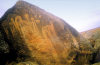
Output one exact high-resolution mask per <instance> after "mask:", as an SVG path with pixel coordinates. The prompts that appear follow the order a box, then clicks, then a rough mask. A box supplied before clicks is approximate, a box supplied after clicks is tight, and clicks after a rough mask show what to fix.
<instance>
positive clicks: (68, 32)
mask: <svg viewBox="0 0 100 65" xmlns="http://www.w3.org/2000/svg"><path fill="white" fill-rule="evenodd" d="M0 23H1V24H0V26H1V30H2V31H3V35H4V36H5V38H6V41H7V43H8V45H9V47H10V51H13V52H11V53H10V54H14V57H13V60H10V61H9V60H8V61H6V62H5V63H6V65H13V64H14V63H15V64H16V63H18V64H20V63H21V62H22V63H25V62H28V61H29V62H30V63H31V62H35V63H36V64H37V65H85V64H90V61H91V58H92V55H91V54H92V46H91V45H90V44H89V42H88V40H86V39H85V38H84V37H82V36H81V35H80V34H79V33H78V32H77V31H76V30H75V29H74V28H73V27H71V26H70V25H69V24H67V23H66V22H65V21H64V20H62V19H60V18H58V17H56V16H54V15H52V14H50V13H48V12H46V11H44V10H43V9H40V8H39V7H37V6H35V5H31V4H29V3H27V2H24V1H18V2H17V3H16V5H15V6H13V7H12V8H11V9H9V10H8V11H7V12H6V13H5V15H4V16H3V17H2V18H1V21H0ZM11 59H12V57H11ZM18 64H17V65H18ZM33 65H34V64H33Z"/></svg>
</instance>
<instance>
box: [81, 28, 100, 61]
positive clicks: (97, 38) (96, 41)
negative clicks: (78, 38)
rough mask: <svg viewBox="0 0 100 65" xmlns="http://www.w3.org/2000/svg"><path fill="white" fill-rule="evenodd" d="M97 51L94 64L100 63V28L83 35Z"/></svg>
mask: <svg viewBox="0 0 100 65" xmlns="http://www.w3.org/2000/svg"><path fill="white" fill-rule="evenodd" d="M81 34H82V35H83V36H84V37H85V38H86V39H88V40H89V41H90V43H91V45H92V46H93V48H94V49H95V55H94V56H95V57H94V62H100V27H98V28H95V29H91V30H88V31H85V32H82V33H81Z"/></svg>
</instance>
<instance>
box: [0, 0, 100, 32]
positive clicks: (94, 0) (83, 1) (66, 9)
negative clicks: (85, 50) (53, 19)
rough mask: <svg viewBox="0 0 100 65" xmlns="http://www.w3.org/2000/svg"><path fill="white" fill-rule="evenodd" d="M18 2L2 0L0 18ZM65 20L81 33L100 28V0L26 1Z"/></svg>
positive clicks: (15, 0) (0, 0)
mask: <svg viewBox="0 0 100 65" xmlns="http://www.w3.org/2000/svg"><path fill="white" fill-rule="evenodd" d="M17 1H18V0H0V17H2V16H3V14H4V13H5V12H6V11H7V9H9V8H11V7H12V6H13V5H14V4H15V3H16V2H17ZM24 1H27V2H29V3H31V4H34V5H37V6H38V7H40V8H42V9H44V10H46V11H48V12H50V13H52V14H54V15H56V16H58V17H60V18H62V19H64V20H65V21H66V22H67V23H69V24H70V25H71V26H73V27H74V28H75V29H76V30H78V31H79V32H82V31H85V30H89V29H92V28H96V27H100V0H24Z"/></svg>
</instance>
